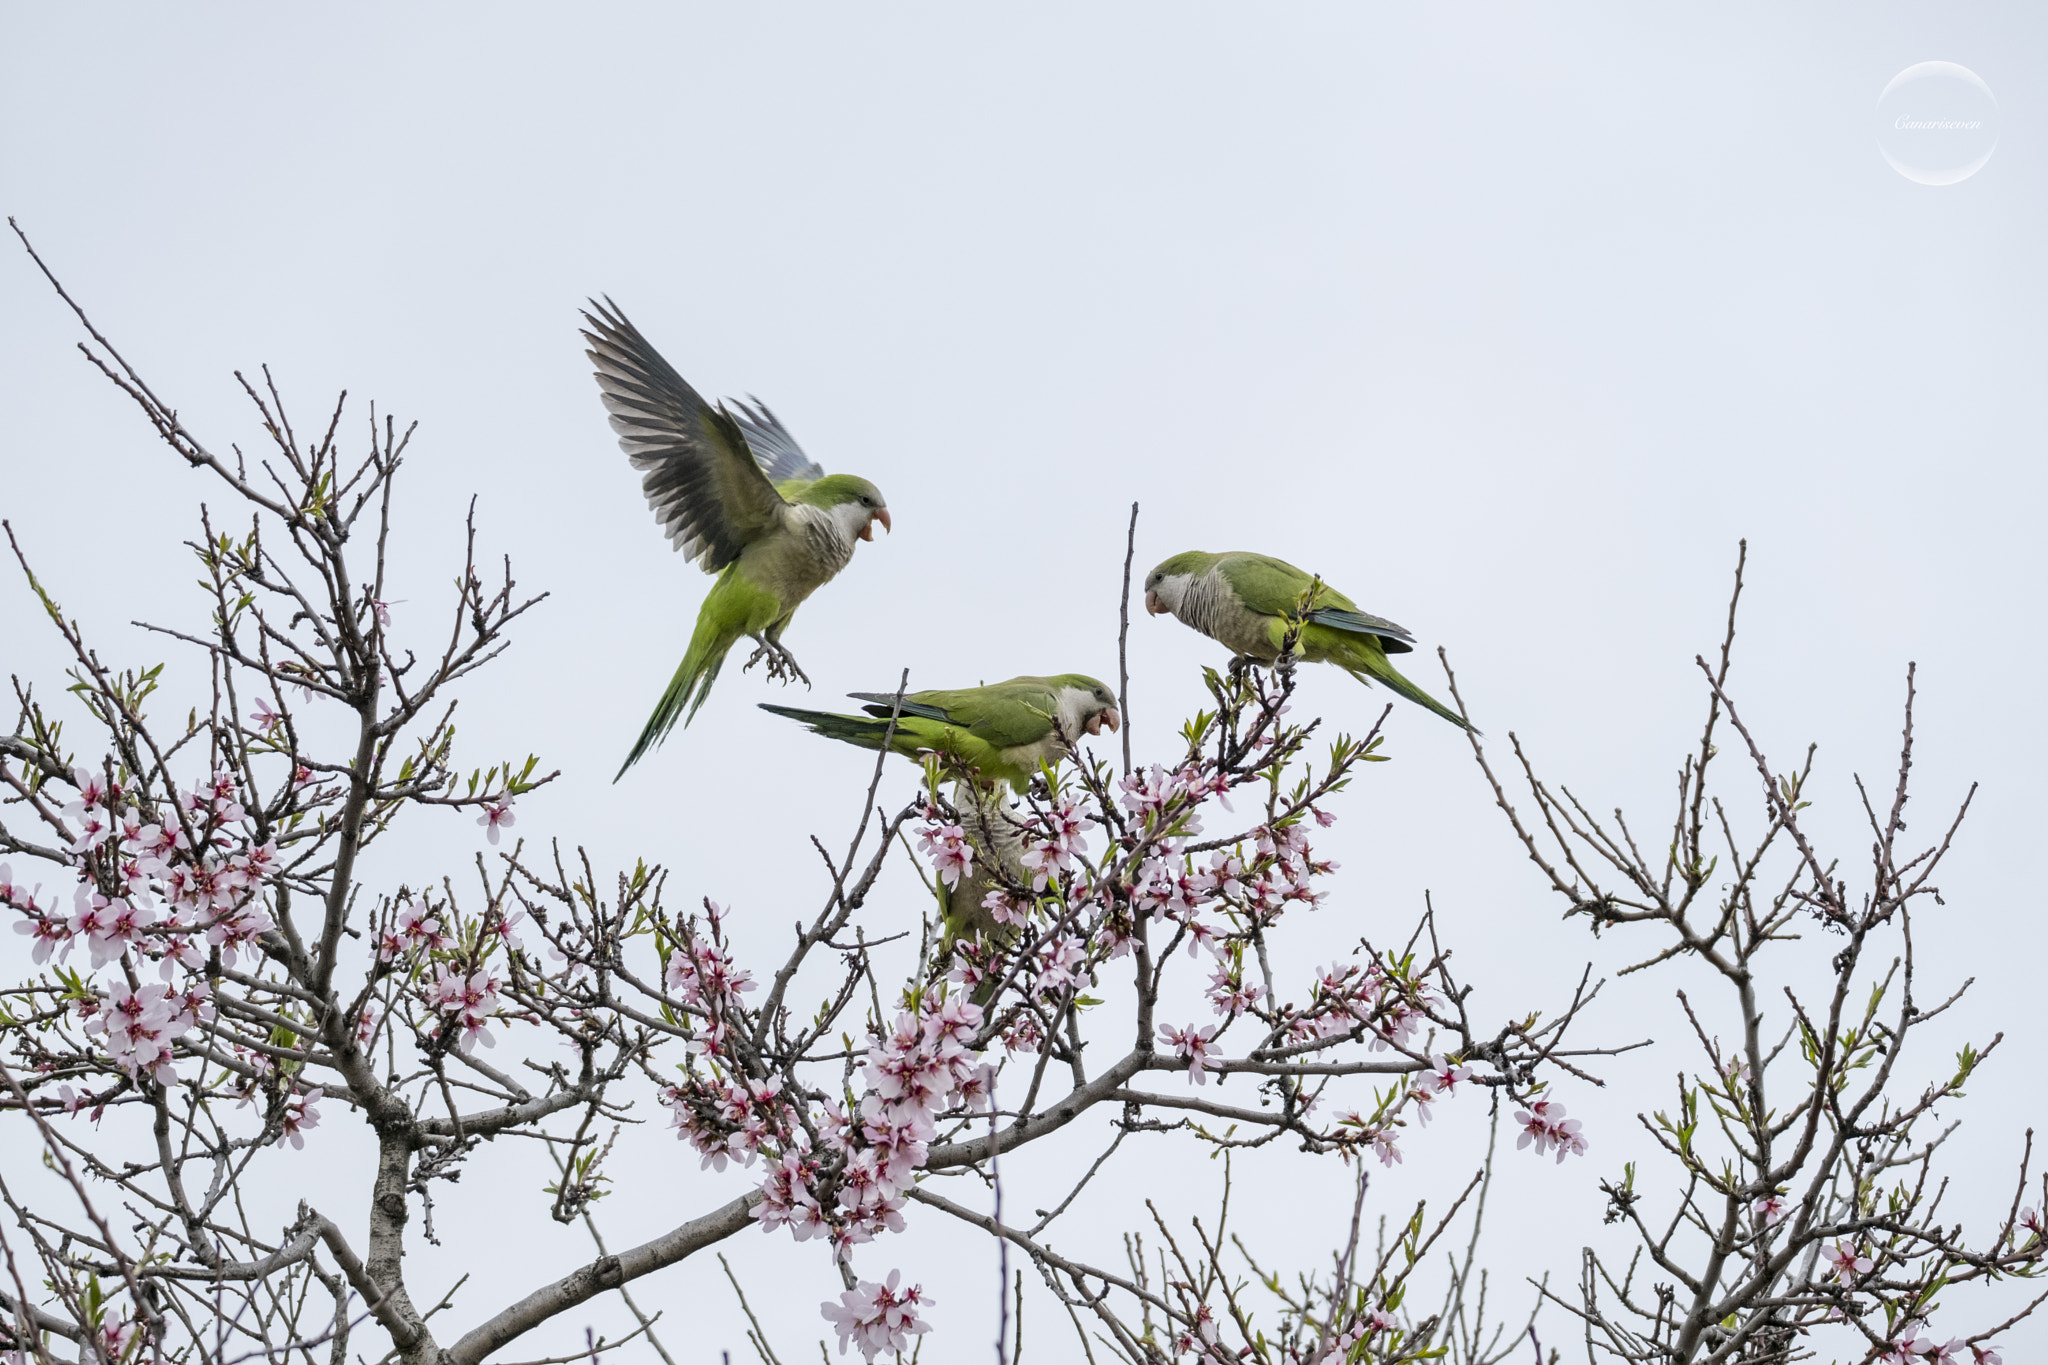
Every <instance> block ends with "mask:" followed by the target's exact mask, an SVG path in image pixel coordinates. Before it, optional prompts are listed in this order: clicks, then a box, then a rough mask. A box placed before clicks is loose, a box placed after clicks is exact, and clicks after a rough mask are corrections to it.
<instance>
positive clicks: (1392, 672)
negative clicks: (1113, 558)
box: [1145, 550, 1472, 730]
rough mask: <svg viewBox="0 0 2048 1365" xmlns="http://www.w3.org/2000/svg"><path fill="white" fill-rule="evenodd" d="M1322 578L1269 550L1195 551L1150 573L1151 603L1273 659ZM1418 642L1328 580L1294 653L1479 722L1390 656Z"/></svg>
mask: <svg viewBox="0 0 2048 1365" xmlns="http://www.w3.org/2000/svg"><path fill="white" fill-rule="evenodd" d="M1314 582H1315V580H1314V579H1313V578H1312V577H1311V576H1310V575H1308V574H1305V573H1303V572H1302V571H1301V570H1300V569H1297V568H1295V567H1294V566H1293V565H1292V564H1289V563H1287V562H1286V561H1285V560H1279V559H1274V558H1272V557H1271V556H1269V555H1258V554H1251V553H1248V552H1246V551H1243V550H1232V551H1229V552H1226V553H1224V554H1213V555H1212V554H1205V553H1203V552H1202V551H1200V550H1190V551H1188V552H1187V553H1186V554H1178V555H1175V556H1174V557H1173V558H1171V559H1169V560H1166V561H1165V562H1163V563H1162V564H1160V565H1159V567H1158V568H1156V569H1154V570H1152V572H1151V573H1150V574H1147V575H1146V577H1145V610H1147V611H1149V612H1151V613H1152V614H1153V615H1154V616H1159V615H1163V614H1165V613H1167V612H1171V613H1173V615H1174V616H1175V617H1176V618H1178V619H1179V620H1180V622H1181V623H1182V624H1183V625H1189V626H1193V627H1194V628H1195V629H1196V630H1199V631H1200V632H1202V634H1204V635H1206V636H1208V637H1209V638H1210V639H1212V640H1215V641H1217V642H1219V643H1221V644H1222V645H1224V646H1225V647H1227V648H1228V649H1230V650H1231V652H1233V653H1235V654H1238V655H1241V656H1243V657H1245V658H1248V659H1256V660H1258V661H1259V662H1260V663H1271V662H1273V660H1274V659H1275V658H1277V657H1278V656H1279V653H1280V642H1281V640H1282V639H1283V637H1285V635H1286V634H1287V623H1288V618H1290V617H1292V616H1293V615H1294V614H1295V613H1296V612H1297V611H1299V610H1300V608H1301V605H1302V598H1303V596H1304V595H1305V594H1306V593H1307V592H1308V590H1309V586H1310V584H1311V583H1314ZM1414 647H1415V637H1414V636H1413V635H1410V634H1409V633H1408V632H1407V631H1406V630H1404V629H1402V628H1401V627H1400V626H1397V625H1395V624H1394V623H1393V622H1392V621H1389V620H1386V619H1384V618H1382V617H1378V616H1373V615H1370V614H1368V613H1366V612H1362V611H1360V610H1359V609H1358V606H1357V604H1356V603H1354V602H1353V601H1352V600H1351V599H1350V598H1348V597H1346V596H1345V595H1344V594H1343V593H1341V592H1338V591H1337V590H1336V589H1335V588H1332V587H1331V586H1329V585H1328V584H1327V583H1324V584H1320V585H1318V586H1317V587H1316V595H1315V599H1314V600H1313V601H1312V602H1310V603H1309V609H1308V611H1307V613H1306V614H1305V615H1304V616H1303V618H1302V623H1301V634H1300V636H1299V638H1298V639H1297V640H1296V642H1295V646H1294V652H1295V654H1296V656H1297V657H1299V658H1302V659H1306V660H1307V661H1308V662H1310V663H1316V664H1320V663H1332V664H1336V665H1337V666H1338V667H1339V668H1341V669H1343V670H1344V671H1345V672H1347V673H1349V674H1350V675H1351V676H1352V677H1354V678H1356V679H1358V680H1359V681H1360V682H1368V681H1370V682H1378V683H1381V684H1382V685H1384V686H1385V687H1387V688H1388V689H1389V690H1391V691H1393V692H1395V693H1397V694H1399V695H1400V696H1403V697H1406V698H1407V699H1408V700H1409V701H1412V702H1414V703H1415V704H1416V705H1417V706H1423V707H1427V708H1428V709H1429V710H1431V711H1434V712H1436V714H1438V715H1439V716H1442V717H1443V718H1444V719H1445V720H1447V721H1449V722H1450V723H1451V724H1453V725H1455V726H1457V727H1458V728H1459V729H1461V730H1469V729H1471V728H1472V727H1471V726H1470V725H1469V724H1467V723H1466V721H1465V718H1464V717H1463V716H1460V715H1459V714H1458V713H1457V712H1456V711H1453V710H1451V709H1450V708H1449V707H1447V706H1445V705H1444V704H1443V703H1442V702H1440V701H1438V700H1437V699H1436V698H1435V697H1432V696H1430V695H1429V693H1427V692H1425V691H1423V690H1422V689H1421V688H1419V687H1417V686H1416V685H1415V684H1414V683H1412V682H1409V681H1408V679H1406V678H1404V677H1402V676H1401V673H1400V670H1398V669H1396V668H1395V667H1394V666H1393V665H1392V664H1391V663H1389V662H1387V656H1388V655H1389V654H1406V653H1407V652H1408V651H1410V650H1411V649H1413V648H1414Z"/></svg>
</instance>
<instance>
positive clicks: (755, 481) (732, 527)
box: [583, 298, 789, 573]
mask: <svg viewBox="0 0 2048 1365" xmlns="http://www.w3.org/2000/svg"><path fill="white" fill-rule="evenodd" d="M590 306H591V308H592V309H595V310H596V311H595V312H590V311H586V312H585V313H584V314H583V316H584V318H585V319H587V320H588V321H589V323H590V326H591V328H592V329H594V330H586V331H585V332H584V333H583V336H584V339H585V340H586V341H588V342H589V343H590V350H588V351H587V352H585V354H586V355H588V356H589V357H590V359H591V362H592V363H593V364H595V365H596V366H597V383H598V388H599V390H600V391H601V393H602V394H603V397H604V405H605V410H606V411H607V412H609V413H610V414H611V424H612V430H613V431H615V432H617V433H618V436H619V447H620V449H622V450H624V451H625V452H626V457H627V458H628V459H630V460H631V461H632V462H633V467H634V468H635V469H638V470H640V471H641V475H642V477H641V489H642V491H643V492H644V493H645V494H646V495H647V505H648V506H649V507H651V508H653V509H654V515H655V518H656V520H658V521H659V522H660V523H661V526H662V529H663V530H664V531H666V532H667V533H668V538H669V539H670V540H671V541H673V542H674V544H675V547H676V548H677V549H678V550H681V551H682V552H683V554H684V556H685V557H687V558H689V559H694V560H696V561H697V562H698V563H699V564H700V565H701V566H702V567H703V569H704V571H705V572H706V573H715V572H717V571H718V570H720V569H723V568H724V567H725V566H726V565H728V564H730V563H732V562H733V561H734V560H735V559H738V558H739V556H740V551H741V550H743V549H745V548H746V547H747V544H748V543H749V542H750V541H752V540H755V539H756V538H758V537H759V536H761V535H762V534H764V533H766V532H767V531H769V530H771V529H773V528H774V527H775V526H776V525H778V524H779V523H780V521H781V519H782V516H783V513H784V512H785V511H786V510H787V509H788V506H789V504H787V503H786V502H784V501H783V500H782V495H781V494H779V493H777V492H776V491H775V486H774V485H773V484H772V483H770V482H769V481H768V475H767V473H766V472H765V471H764V470H763V469H762V467H761V465H760V464H759V463H758V462H757V461H756V460H755V458H754V453H753V451H752V450H751V449H750V448H749V446H748V444H747V437H746V435H745V433H744V432H742V431H741V429H740V424H739V422H738V420H736V419H735V418H734V417H733V415H732V413H731V412H729V411H727V410H726V409H725V407H724V406H722V405H721V406H717V407H713V406H712V405H711V404H708V403H706V402H705V401H704V399H703V397H702V396H701V395H699V394H698V392H697V391H696V390H695V389H693V388H691V387H690V385H689V383H688V381H686V380H685V379H684V378H683V377H682V376H681V375H679V374H677V373H676V372H675V370H674V369H673V368H672V367H671V366H670V365H669V363H668V362H667V361H666V360H663V359H662V358H661V353H660V352H658V351H656V350H655V349H654V347H653V346H651V345H649V344H648V342H647V338H645V337H643V336H641V335H640V331H639V329H638V328H636V327H635V326H633V324H632V323H631V322H628V321H627V320H626V315H625V314H624V313H622V312H620V311H619V307H618V305H617V304H615V303H613V302H612V301H611V300H610V299H609V298H607V299H606V300H605V301H604V302H603V303H598V302H597V301H595V300H592V302H591V305H590Z"/></svg>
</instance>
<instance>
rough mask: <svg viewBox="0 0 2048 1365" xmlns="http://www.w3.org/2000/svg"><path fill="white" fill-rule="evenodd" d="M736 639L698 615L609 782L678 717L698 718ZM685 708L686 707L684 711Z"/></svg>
mask: <svg viewBox="0 0 2048 1365" xmlns="http://www.w3.org/2000/svg"><path fill="white" fill-rule="evenodd" d="M737 639H739V634H738V633H737V632H732V633H728V632H727V631H725V630H723V629H721V628H720V627H719V625H718V623H717V622H715V621H712V620H708V619H706V617H704V616H699V617H698V618H697V629H696V630H695V631H693V632H691V635H690V647H689V649H688V650H686V651H685V652H684V654H683V661H682V663H680V664H678V665H677V666H676V675H675V677H673V678H671V679H669V683H668V691H666V692H664V693H662V694H661V701H660V703H659V704H658V705H657V706H656V707H655V708H654V714H653V715H651V716H649V717H648V718H647V725H646V727H645V728H644V729H642V730H641V731H640V738H639V739H637V740H635V741H634V743H633V752H632V753H630V754H627V755H626V761H625V762H624V763H621V764H620V765H619V771H618V775H617V776H616V777H614V778H612V781H614V782H616V781H618V780H619V778H621V777H624V776H625V775H626V769H628V768H630V767H632V766H633V765H634V764H635V763H638V762H639V761H640V760H641V759H642V758H644V757H646V755H647V753H648V751H649V750H651V749H653V748H654V747H655V746H656V745H658V744H660V743H661V742H662V741H663V740H664V739H667V738H668V732H669V731H671V730H673V729H675V728H676V721H677V720H678V719H680V720H681V721H682V723H683V724H684V725H688V724H689V723H690V722H691V721H693V720H695V719H696V718H697V711H698V708H699V707H701V706H703V705H704V699H705V698H706V697H708V696H710V695H711V684H713V683H715V682H717V681H718V670H719V668H720V667H722V666H723V665H724V663H725V655H726V651H727V650H730V649H731V648H732V646H733V641H735V640H737ZM685 707H687V708H689V709H688V711H687V713H686V712H685V711H684V708H685Z"/></svg>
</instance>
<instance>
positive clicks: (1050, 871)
mask: <svg viewBox="0 0 2048 1365" xmlns="http://www.w3.org/2000/svg"><path fill="white" fill-rule="evenodd" d="M1017 861H1019V862H1021V863H1023V864H1024V866H1025V867H1026V868H1028V869H1030V872H1031V889H1032V890H1033V891H1043V890H1044V889H1045V887H1046V884H1047V883H1048V882H1050V881H1051V880H1052V879H1053V878H1054V877H1056V876H1058V875H1059V874H1060V873H1062V872H1064V871H1066V870H1067V869H1068V868H1069V867H1071V866H1073V859H1072V858H1071V857H1070V856H1069V855H1068V853H1067V850H1066V849H1065V848H1064V847H1062V846H1061V845H1060V844H1059V843H1057V842H1056V841H1054V840H1051V839H1040V840H1038V841H1037V842H1035V843H1033V844H1032V845H1031V847H1029V848H1027V849H1025V850H1024V852H1023V854H1022V855H1021V856H1020V857H1019V858H1018V860H1017Z"/></svg>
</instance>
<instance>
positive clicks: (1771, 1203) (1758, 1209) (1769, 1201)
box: [1749, 1194, 1785, 1227]
mask: <svg viewBox="0 0 2048 1365" xmlns="http://www.w3.org/2000/svg"><path fill="white" fill-rule="evenodd" d="M1749 1213H1750V1216H1751V1217H1752V1218H1761V1219H1762V1220H1763V1222H1764V1226H1765V1227H1770V1226H1771V1225H1772V1224H1774V1223H1777V1222H1780V1221H1782V1220H1783V1218H1784V1217H1785V1200H1784V1198H1783V1196H1781V1195H1777V1194H1767V1195H1765V1196H1764V1197H1763V1198H1761V1199H1759V1200H1757V1201H1756V1202H1755V1203H1753V1204H1751V1205H1750V1206H1749Z"/></svg>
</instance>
